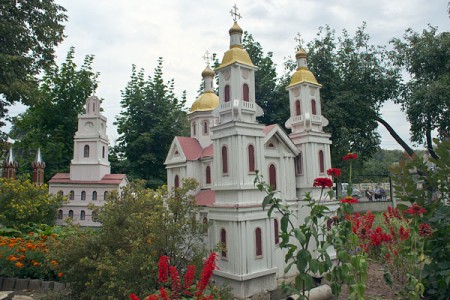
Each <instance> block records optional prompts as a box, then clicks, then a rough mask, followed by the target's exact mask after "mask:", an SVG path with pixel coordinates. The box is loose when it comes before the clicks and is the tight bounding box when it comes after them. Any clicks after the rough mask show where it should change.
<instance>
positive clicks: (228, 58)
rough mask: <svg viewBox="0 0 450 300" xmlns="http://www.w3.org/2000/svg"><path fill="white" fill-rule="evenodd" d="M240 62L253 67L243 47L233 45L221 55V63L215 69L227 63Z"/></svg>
mask: <svg viewBox="0 0 450 300" xmlns="http://www.w3.org/2000/svg"><path fill="white" fill-rule="evenodd" d="M235 62H237V63H240V64H243V65H247V66H250V67H253V68H254V67H255V65H254V64H253V62H252V60H251V59H250V56H249V55H248V53H247V51H245V49H242V48H240V47H233V48H231V49H229V50H228V51H227V52H225V54H224V55H223V59H222V63H221V64H220V65H219V66H218V67H217V68H216V70H220V69H222V68H224V67H226V66H228V65H231V64H232V63H235Z"/></svg>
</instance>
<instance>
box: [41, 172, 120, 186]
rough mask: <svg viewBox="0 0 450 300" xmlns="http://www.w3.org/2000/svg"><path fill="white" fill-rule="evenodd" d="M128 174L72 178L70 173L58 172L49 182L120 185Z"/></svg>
mask: <svg viewBox="0 0 450 300" xmlns="http://www.w3.org/2000/svg"><path fill="white" fill-rule="evenodd" d="M126 177H127V175H125V174H107V175H105V176H103V178H102V179H101V180H86V181H85V180H70V173H56V174H55V176H53V177H52V179H50V181H49V183H67V184H74V183H75V184H113V185H119V184H120V183H121V182H122V180H123V179H125V178H126Z"/></svg>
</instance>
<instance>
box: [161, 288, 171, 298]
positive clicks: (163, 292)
mask: <svg viewBox="0 0 450 300" xmlns="http://www.w3.org/2000/svg"><path fill="white" fill-rule="evenodd" d="M159 293H160V294H161V296H160V297H159V299H163V300H170V297H169V295H168V294H167V291H166V290H165V289H164V287H162V288H160V289H159Z"/></svg>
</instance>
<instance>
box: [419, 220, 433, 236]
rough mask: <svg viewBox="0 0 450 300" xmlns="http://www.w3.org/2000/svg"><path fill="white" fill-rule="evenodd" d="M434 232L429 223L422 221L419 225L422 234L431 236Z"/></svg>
mask: <svg viewBox="0 0 450 300" xmlns="http://www.w3.org/2000/svg"><path fill="white" fill-rule="evenodd" d="M432 234H433V228H431V226H430V225H428V224H427V223H422V224H420V225H419V235H420V236H429V235H432Z"/></svg>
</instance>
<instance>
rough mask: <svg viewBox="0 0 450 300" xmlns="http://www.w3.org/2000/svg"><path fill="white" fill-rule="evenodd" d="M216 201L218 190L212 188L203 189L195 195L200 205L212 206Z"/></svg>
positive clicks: (196, 201)
mask: <svg viewBox="0 0 450 300" xmlns="http://www.w3.org/2000/svg"><path fill="white" fill-rule="evenodd" d="M214 202H216V192H215V191H211V190H202V191H200V192H199V193H198V194H197V195H195V203H196V204H197V205H198V206H211V205H213V204H214Z"/></svg>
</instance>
